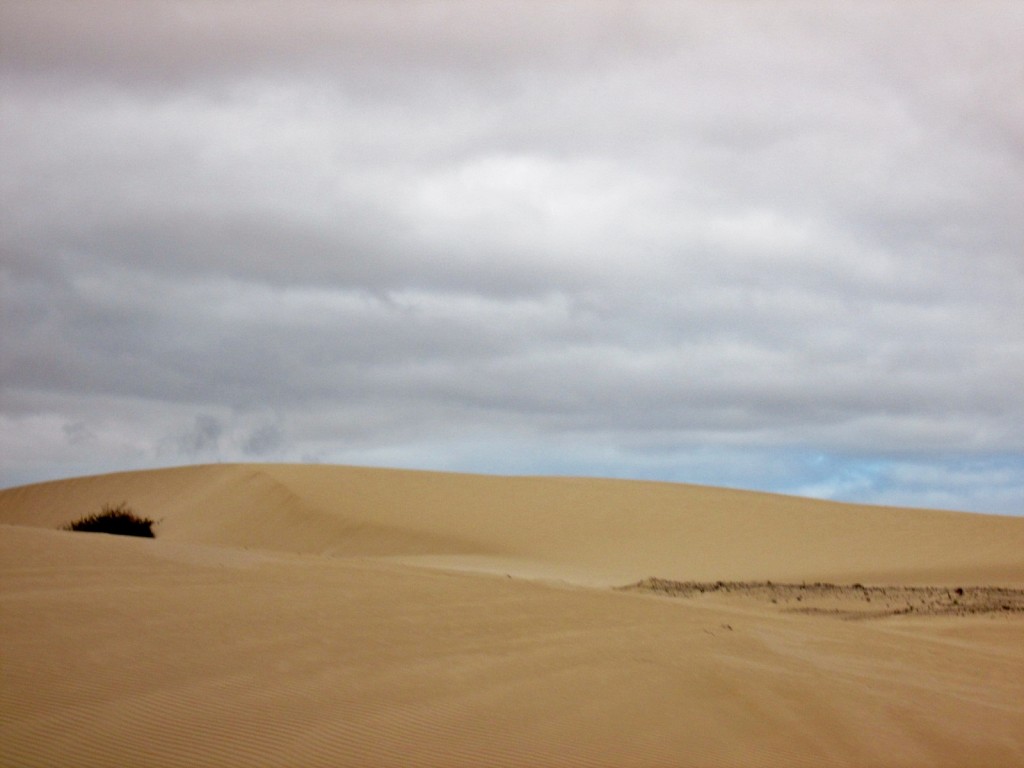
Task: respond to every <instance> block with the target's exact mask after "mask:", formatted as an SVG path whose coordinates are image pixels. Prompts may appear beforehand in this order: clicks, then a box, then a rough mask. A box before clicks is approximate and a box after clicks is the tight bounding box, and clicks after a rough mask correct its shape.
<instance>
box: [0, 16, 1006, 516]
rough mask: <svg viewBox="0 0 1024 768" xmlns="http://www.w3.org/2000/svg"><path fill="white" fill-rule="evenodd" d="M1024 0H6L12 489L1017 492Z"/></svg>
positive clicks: (4, 434)
mask: <svg viewBox="0 0 1024 768" xmlns="http://www.w3.org/2000/svg"><path fill="white" fill-rule="evenodd" d="M1017 6H1018V4H1015V3H1010V2H1006V3H999V2H996V3H990V4H985V5H984V6H983V7H982V8H980V9H979V8H974V7H972V8H966V7H962V8H961V7H959V6H956V5H942V6H934V5H931V4H916V3H901V4H898V5H895V6H882V5H870V4H869V5H862V6H857V7H846V6H843V7H842V8H839V7H833V6H829V7H828V8H827V9H826V8H820V7H819V6H817V5H814V4H808V3H796V2H794V3H781V4H773V5H772V6H763V7H762V6H757V5H750V4H748V3H738V2H737V3H710V2H709V3H691V4H685V5H671V4H661V3H654V2H652V3H646V2H645V3H639V4H637V3H628V4H625V3H612V2H608V3H588V4H586V5H585V6H584V5H580V4H573V3H550V4H543V5H537V6H530V7H529V9H526V10H524V9H523V8H522V6H520V5H518V4H515V5H513V4H509V5H507V6H506V5H502V4H499V5H498V6H491V5H489V6H488V7H487V8H483V7H482V6H478V5H477V4H471V3H417V4H412V5H409V4H389V3H345V2H342V3H329V4H328V3H323V4H321V3H299V4H289V5H288V6H287V7H285V6H281V5H279V4H269V3H268V4H253V5H251V6H247V11H246V12H245V13H241V12H240V11H239V9H238V7H237V6H235V5H233V4H230V3H203V4H192V3H175V2H164V3H151V4H145V5H138V4H122V3H90V4H62V3H46V2H40V3H6V4H3V5H0V89H2V90H0V96H2V98H0V144H2V146H4V147H5V151H4V152H3V153H2V156H0V202H2V205H0V232H2V234H0V245H2V262H0V322H2V323H3V327H4V328H5V333H4V334H3V336H2V338H0V382H2V383H0V448H2V450H3V453H4V458H5V461H4V462H3V464H4V466H5V467H7V468H8V469H7V470H6V472H7V475H6V476H5V477H0V480H3V481H5V482H21V481H25V480H29V479H37V478H40V477H47V476H59V475H62V474H67V473H69V472H72V471H79V470H82V471H93V470H95V471H99V470H102V469H107V468H110V469H114V468H120V467H123V466H144V465H146V464H147V463H154V462H174V461H179V460H192V459H194V458H196V457H207V458H222V459H230V458H232V457H246V456H258V457H265V458H270V459H275V458H278V459H287V460H298V459H300V458H302V457H303V456H317V457H319V458H320V459H322V460H325V461H352V462H357V463H404V464H411V465H416V466H434V467H440V468H452V469H460V468H475V469H481V470H487V471H573V472H582V473H599V474H620V475H621V474H629V475H633V476H644V477H664V478H668V479H680V480H686V479H689V480H695V481H701V480H704V481H709V482H710V481H720V482H727V483H729V484H734V485H744V484H746V485H750V486H756V487H764V488H771V489H776V490H799V489H810V490H809V491H808V492H812V491H813V492H817V493H820V494H823V495H837V496H842V497H844V498H863V499H866V500H893V499H895V500H898V501H899V503H915V502H914V499H915V498H919V499H921V503H936V504H941V505H943V506H965V507H971V508H978V509H982V508H983V509H992V510H998V511H1004V512H1005V511H1016V509H1017V507H1019V504H1016V502H1015V501H1014V499H1015V498H1016V497H1014V493H1015V490H1014V489H1019V488H1020V487H1021V484H1022V483H1021V476H1022V475H1021V473H1022V472H1024V459H1020V457H1021V456H1022V454H1024V442H1022V437H1021V435H1022V434H1024V430H1022V429H1020V425H1021V424H1024V405H1022V403H1021V400H1020V397H1019V392H1020V391H1024V336H1022V331H1021V329H1022V328H1024V258H1022V256H1021V254H1024V228H1022V226H1021V223H1020V215H1019V209H1020V201H1021V200H1022V199H1024V102H1022V101H1021V100H1020V99H1019V98H1018V97H1017V96H1016V92H1017V91H1018V90H1019V84H1020V78H1021V74H1022V73H1024V55H1022V54H1021V51H1022V50H1024V36H1022V34H1021V33H1020V32H1019V30H1020V29H1024V24H1022V23H1020V22H1024V17H1022V16H1024V12H1022V10H1021V9H1020V8H1019V7H1017ZM7 329H10V330H9V331H8V330H7ZM197 414H199V416H197ZM86 444H87V447H86ZM780 455H785V456H787V457H789V458H787V459H786V460H785V461H781V460H777V458H775V457H778V456H780ZM815 457H826V458H825V459H824V460H822V461H818V460H817V459H816V458H815ZM1015 457H1016V458H1015ZM716 461H719V462H722V463H728V464H730V465H731V466H734V467H739V468H742V470H741V471H740V470H737V471H736V472H731V471H728V470H725V469H722V468H719V469H717V470H716V469H714V468H713V467H714V463H715V462H716ZM816 461H817V463H815V462H816ZM872 462H875V463H872ZM986 462H988V463H986ZM992 462H996V463H997V464H998V467H999V471H998V472H991V471H989V469H984V467H990V466H992ZM882 464H884V465H885V466H886V467H889V469H877V466H881V465H882ZM876 465H877V466H876ZM869 466H870V467H873V469H872V470H871V472H867V470H865V469H864V468H865V467H869ZM979 467H982V468H983V469H978V468H979ZM937 468H938V469H937ZM936 472H939V473H940V474H942V475H943V476H946V477H951V478H955V477H962V478H966V477H967V475H971V477H979V478H981V477H984V478H994V480H993V481H994V482H997V483H999V484H1000V488H1002V489H1004V491H999V490H998V489H994V490H992V491H991V492H984V493H983V492H982V491H981V488H982V485H983V483H981V482H980V481H979V482H975V481H973V480H972V481H970V482H969V481H967V480H966V479H965V480H964V482H963V483H959V484H953V485H949V484H948V483H946V484H942V483H936V487H938V486H939V485H941V486H942V487H943V488H945V489H946V490H943V491H942V492H941V493H940V492H938V491H936V493H935V494H930V493H929V492H928V491H927V485H928V483H929V482H931V481H929V480H928V479H927V478H929V477H931V478H935V477H937V475H936ZM972 473H973V474H972ZM864 477H870V481H868V480H864V481H860V480H851V479H850V478H864ZM913 478H918V479H917V480H915V479H913ZM951 482H952V481H951ZM901 489H902V490H901Z"/></svg>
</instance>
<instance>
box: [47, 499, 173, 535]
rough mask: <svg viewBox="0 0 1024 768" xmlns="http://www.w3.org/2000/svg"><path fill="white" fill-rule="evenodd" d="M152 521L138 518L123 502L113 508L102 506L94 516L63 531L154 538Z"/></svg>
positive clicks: (108, 505)
mask: <svg viewBox="0 0 1024 768" xmlns="http://www.w3.org/2000/svg"><path fill="white" fill-rule="evenodd" d="M153 525H154V521H153V520H150V519H149V518H148V517H139V516H138V515H136V514H135V512H133V511H132V510H131V508H130V507H129V506H128V505H127V504H125V503H124V502H122V503H120V504H118V505H116V506H113V505H111V504H104V505H103V508H102V509H101V510H100V511H99V512H98V513H96V514H92V515H87V516H86V517H83V518H81V519H79V520H76V521H75V522H73V523H68V524H67V525H65V526H64V528H63V530H65V531H86V532H89V533H112V534H116V535H118V536H141V537H142V538H146V539H153V538H156V534H154V533H153Z"/></svg>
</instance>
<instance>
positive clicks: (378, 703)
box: [0, 465, 1024, 766]
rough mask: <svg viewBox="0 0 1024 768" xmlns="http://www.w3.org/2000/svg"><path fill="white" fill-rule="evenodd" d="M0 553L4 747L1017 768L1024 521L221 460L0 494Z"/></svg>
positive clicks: (25, 760) (13, 756)
mask: <svg viewBox="0 0 1024 768" xmlns="http://www.w3.org/2000/svg"><path fill="white" fill-rule="evenodd" d="M122 501H123V502H127V503H128V504H129V505H130V506H132V507H133V508H134V509H135V510H136V511H137V512H139V513H140V514H144V515H147V516H149V517H152V518H154V519H157V520H158V521H159V522H158V524H157V526H156V527H155V530H156V534H157V538H156V539H155V540H145V539H135V538H127V537H118V536H109V535H104V534H87V533H71V532H65V531H60V530H58V528H59V527H60V526H61V525H63V524H65V523H68V522H70V521H71V520H73V519H76V518H78V517H81V516H83V515H85V514H88V513H91V512H95V511H97V510H98V509H99V508H100V506H101V505H103V504H106V503H114V504H116V503H119V502H122ZM0 553H2V554H0V569H2V574H3V576H2V579H0V601H2V602H0V653H2V656H0V664H2V666H0V765H3V766H21V765H26V766H53V765H62V766H113V765H134V766H148V765H152V766H178V765H181V766H186V765H187V766H196V765H203V766H218V765H239V766H261V765H267V766H307V765H308V766H318V765H322V766H419V765H422V766H491V765H493V766H556V765H565V766H577V765H578V766H589V765H593V766H662V765H664V766H705V765H721V766H747V765H759V766H800V765H807V766H811V765H814V766H918V765H921V766H943V765H953V766H964V765H977V766H997V765H998V766H1014V765H1024V612H1022V611H1021V610H1018V608H1017V606H1019V603H1018V602H1017V601H1018V598H1019V595H1020V594H1021V590H1024V518H1009V517H995V516H986V515H974V514H964V513H947V512H935V511H925V510H907V509H892V508H879V507H865V506H856V505H843V504H836V503H828V502H822V501H814V500H807V499H798V498H792V497H783V496H774V495H770V494H761V493H749V492H742V491H731V490H723V489H715V488H706V487H697V486H685V485H673V484H664V483H642V482H632V481H612V480H593V479H573V478H499V477H483V476H473V475H456V474H443V473H426V472H408V471H398V470H377V469H360V468H347V467H328V466H310V465H215V466H200V467H184V468H177V469H168V470H154V471H148V472H132V473H123V474H114V475H104V476H98V477H87V478H75V479H70V480H65V481H59V482H54V483H44V484H39V485H33V486H24V487H21V488H14V489H9V490H5V491H0ZM652 577H656V578H657V579H659V581H651V578H652ZM645 580H646V581H645ZM640 582H642V584H641V586H643V584H646V585H647V586H648V587H650V586H651V585H658V584H661V585H664V584H675V585H691V587H692V586H693V585H697V584H699V585H703V586H704V587H705V588H704V590H703V591H701V590H700V589H696V588H693V589H690V588H686V589H676V590H675V593H673V591H672V590H670V589H665V590H661V591H658V590H652V589H649V588H646V589H622V588H623V587H627V586H628V585H631V584H632V585H635V584H637V583H640ZM768 582H771V584H770V585H769V584H768ZM719 584H721V586H718V585H719ZM957 589H961V590H963V594H959V593H958V592H957V591H956V590H957ZM883 590H885V591H883ZM797 597H800V598H801V599H800V600H797ZM865 597H869V598H871V600H870V602H868V601H867V600H865V599H864V598H865ZM989 598H993V599H991V600H989ZM954 599H956V600H957V601H958V603H957V604H956V605H957V606H958V608H959V609H960V610H954V609H949V610H946V609H947V608H949V607H950V606H953V605H954V604H953V603H952V600H954ZM901 601H903V602H901ZM911 604H912V605H919V606H922V607H924V606H932V607H934V608H935V610H923V609H919V610H915V611H913V612H910V611H906V610H903V608H905V607H906V606H907V605H911ZM869 605H870V606H871V608H868V606H869ZM1004 605H1011V606H1013V607H1011V608H1009V609H1007V608H1004ZM968 606H973V607H972V608H971V609H970V610H968ZM979 606H980V607H979ZM940 609H941V610H940Z"/></svg>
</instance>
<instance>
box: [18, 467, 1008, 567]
mask: <svg viewBox="0 0 1024 768" xmlns="http://www.w3.org/2000/svg"><path fill="white" fill-rule="evenodd" d="M121 501H125V502H127V503H129V504H130V505H133V506H135V507H136V508H138V509H139V510H141V511H142V512H143V513H145V514H147V515H149V516H150V517H153V518H155V519H157V520H159V526H158V528H157V531H158V534H159V536H160V537H161V539H164V540H170V541H181V542H192V543H199V544H214V545H222V546H229V547H247V548H254V549H268V550H275V551H286V552H295V553H305V554H317V555H323V554H327V555H335V556H353V557H359V556H365V557H395V558H404V559H406V560H407V561H408V562H416V563H418V564H420V565H434V566H444V565H446V564H447V565H450V566H452V567H456V568H460V569H467V570H483V571H488V570H490V571H494V572H498V571H501V570H502V569H504V570H505V571H508V570H509V569H511V570H513V571H517V572H519V573H521V575H529V573H531V572H536V573H537V574H538V575H553V576H557V577H564V578H566V579H568V580H579V581H581V582H583V583H605V584H608V585H612V584H625V583H627V582H631V581H637V580H639V579H641V578H645V577H647V576H650V575H657V576H659V577H663V578H670V579H678V580H695V581H701V580H718V579H725V580H733V581H743V580H759V579H760V580H765V579H775V580H779V581H782V580H789V581H799V580H809V581H843V582H846V581H848V582H856V581H861V582H865V583H866V582H872V583H884V582H896V583H921V584H924V583H937V582H936V579H938V580H940V583H946V582H947V581H950V580H951V582H963V583H976V584H1004V585H1017V586H1024V546H1021V543H1022V542H1024V518H1007V517H997V516H990V515H977V514H965V513H952V512H938V511H927V510H914V509H898V508H884V507H873V506H866V505H854V504H840V503H836V502H826V501H818V500H813V499H805V498H797V497H787V496H779V495H773V494H767V493H757V492H750V491H737V490H728V489H721V488H710V487H705V486H693V485H682V484H673V483H657V482H643V481H629V480H601V479H587V478H549V477H493V476H485V475H465V474H454V473H440V472H421V471H406V470H388V469H373V468H361V467H339V466H319V465H259V464H251V465H250V464H237V465H231V464H225V465H204V466H197V467H180V468H172V469H161V470H151V471H142V472H127V473H118V474H110V475H101V476H93V477H83V478H73V479H68V480H61V481H56V482H51V483H41V484H37V485H31V486H23V487H20V488H13V489H8V490H4V491H0V522H3V523H9V524H19V525H36V526H43V527H57V526H59V525H61V524H63V523H65V522H67V521H68V520H70V519H73V518H74V517H75V516H77V515H80V514H82V513H84V512H87V511H90V510H95V509H98V508H99V507H100V506H101V505H102V504H104V503H118V502H121Z"/></svg>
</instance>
